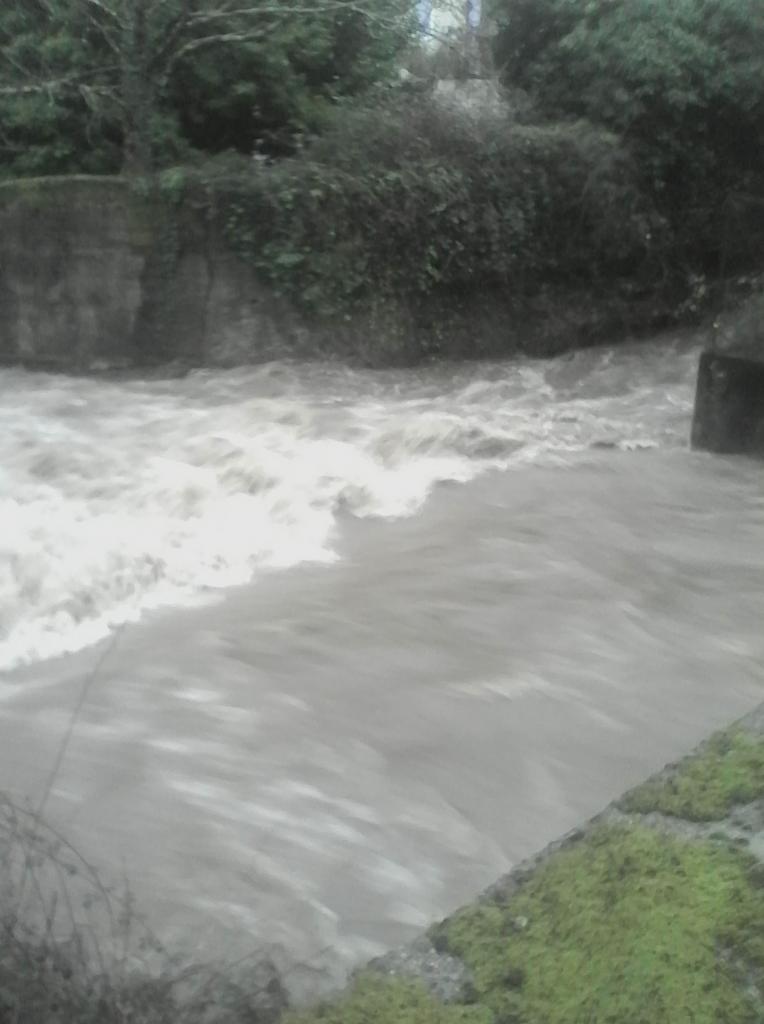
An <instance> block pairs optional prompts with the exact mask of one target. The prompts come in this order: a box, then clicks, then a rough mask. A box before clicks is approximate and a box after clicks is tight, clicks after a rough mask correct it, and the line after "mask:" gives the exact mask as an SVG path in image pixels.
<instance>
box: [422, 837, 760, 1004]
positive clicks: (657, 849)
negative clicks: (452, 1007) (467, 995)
mask: <svg viewBox="0 0 764 1024" xmlns="http://www.w3.org/2000/svg"><path fill="white" fill-rule="evenodd" d="M752 870H753V869H752V862H751V861H749V859H748V858H747V857H746V855H744V854H741V853H739V852H738V851H735V850H732V849H730V848H726V847H719V846H715V845H713V844H710V843H685V842H682V841H679V840H676V839H673V838H670V837H667V836H662V835H660V834H658V833H657V832H655V831H652V830H650V829H647V828H643V827H634V828H631V829H629V828H625V827H609V828H608V827H603V828H600V829H598V830H596V831H595V832H593V833H591V834H590V835H589V836H588V837H587V838H586V839H585V840H583V841H581V842H580V843H578V844H576V845H575V846H573V847H570V848H567V849H564V850H562V851H560V852H559V853H558V854H556V855H555V856H553V857H552V858H550V860H549V861H547V862H546V863H545V864H544V865H543V866H542V867H540V868H539V869H538V870H537V871H536V872H534V874H533V876H532V878H531V879H530V881H529V882H527V883H526V884H525V885H524V886H523V887H522V888H521V889H520V890H519V892H517V893H516V894H515V895H514V896H512V897H511V898H510V900H509V901H508V902H507V903H504V904H499V903H495V902H494V903H490V902H487V903H478V904H475V905H473V906H471V907H469V908H467V909H466V910H464V911H462V912H460V913H459V914H457V915H456V916H455V917H453V918H451V919H449V920H448V921H446V922H444V923H443V924H442V925H440V926H438V928H436V929H435V930H434V932H433V938H434V940H435V942H436V944H438V945H439V946H440V947H441V948H446V949H448V950H449V951H450V952H452V953H454V954H456V955H458V956H460V957H462V958H463V959H464V960H465V962H466V963H467V964H468V965H469V967H470V968H471V969H472V971H473V972H474V980H475V988H476V994H477V998H478V1000H479V1001H480V1003H481V1004H482V1005H484V1006H487V1007H489V1008H490V1009H491V1010H492V1011H493V1012H494V1014H495V1021H496V1022H497V1024H510V1022H518V1024H520V1022H522V1024H690V1022H692V1024H719V1022H722V1021H723V1022H725V1024H744V1022H745V1024H749V1022H751V1024H752V1022H754V1021H759V1022H760V1021H761V1019H762V1017H761V1013H762V1008H761V1005H754V1003H753V1002H752V999H751V997H750V996H749V995H746V994H745V991H744V990H745V978H744V973H745V971H747V970H751V969H753V970H755V969H758V968H761V967H764V891H762V890H761V889H758V888H757V887H756V885H755V880H754V877H753V874H752ZM721 951H724V952H725V953H727V954H729V955H725V956H720V955H719V954H720V952H721Z"/></svg>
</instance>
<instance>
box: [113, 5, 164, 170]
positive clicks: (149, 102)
mask: <svg viewBox="0 0 764 1024" xmlns="http://www.w3.org/2000/svg"><path fill="white" fill-rule="evenodd" d="M148 2H149V0H133V4H132V7H131V11H130V17H129V21H128V24H127V25H126V28H125V34H124V36H125V37H124V43H123V50H122V75H121V78H122V81H121V86H122V107H123V116H122V123H123V131H124V139H123V154H122V165H123V170H125V171H126V172H127V173H130V174H148V173H149V172H150V171H151V170H152V168H153V164H154V160H153V148H154V147H153V140H152V122H153V118H154V113H155V111H156V93H155V83H154V81H153V75H152V73H151V69H150V49H151V41H150V39H149V29H148V24H147V13H148Z"/></svg>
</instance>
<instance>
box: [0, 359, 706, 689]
mask: <svg viewBox="0 0 764 1024" xmlns="http://www.w3.org/2000/svg"><path fill="white" fill-rule="evenodd" d="M694 364H695V352H693V351H691V350H688V349H686V348H682V347H681V346H678V345H675V344H670V343H668V342H667V343H664V344H663V345H660V346H658V345H653V346H650V351H647V349H646V348H645V347H644V346H642V347H641V348H638V347H635V346H632V347H628V348H624V349H621V350H612V351H609V350H608V351H603V350H600V351H599V352H585V353H578V354H577V355H576V356H572V357H570V356H567V357H562V358H559V359H555V360H549V361H546V362H535V363H531V362H507V363H491V364H473V365H459V366H440V367H437V368H431V369H424V370H416V371H412V370H410V371H389V372H371V371H369V372H363V371H351V370H348V369H347V368H343V367H337V366H335V367H332V366H327V365H321V364H300V365H297V364H294V365H293V364H288V363H284V364H269V365H267V366H260V367H249V368H243V369H237V370H232V371H200V372H197V373H193V374H190V375H189V376H187V377H185V378H183V379H172V380H156V379H154V380H149V381H145V380H144V381H141V380H122V381H114V380H111V381H109V380H103V379H82V378H71V377H66V376H59V375H50V374H32V373H28V372H25V371H21V370H15V369H14V370H3V371H0V398H1V402H0V668H5V669H9V668H12V667H14V666H17V665H20V664H24V663H28V662H32V661H36V660H40V659H44V658H49V657H52V656H55V655H58V654H62V653H64V652H68V651H74V650H77V649H80V648H83V647H86V646H88V645H90V644H93V643H95V642H97V641H99V640H101V639H103V638H104V637H105V636H107V635H108V634H109V632H110V631H111V630H113V629H114V628H115V626H117V625H118V624H121V623H126V622H134V621H136V620H137V619H138V618H139V617H140V615H141V614H142V613H143V612H144V611H146V610H148V609H152V608H157V607H160V606H166V605H183V604H191V603H197V602H199V601H200V600H201V601H204V600H210V599H214V597H215V595H216V593H218V592H219V591H220V589H221V588H225V587H230V586H234V585H237V584H242V583H245V582H248V581H250V580H252V579H253V578H255V577H256V576H257V574H258V573H259V572H262V571H265V570H274V569H285V568H289V567H290V566H294V565H297V564H299V563H301V562H331V561H332V560H334V559H335V558H336V557H337V554H336V546H335V541H336V536H337V529H338V517H339V515H340V514H341V513H343V512H344V513H347V512H350V513H352V514H353V515H356V516H380V517H390V518H392V517H399V516H409V515H413V514H415V513H416V512H417V511H418V510H419V509H420V508H421V506H422V504H423V503H424V502H425V501H426V499H427V496H428V494H429V493H430V492H431V490H432V488H433V487H434V486H436V485H437V484H438V483H441V482H446V481H451V482H459V483H466V482H468V481H469V480H471V479H472V478H474V477H475V476H476V475H478V474H481V473H484V472H486V471H488V470H491V469H499V470H503V469H507V468H509V467H511V466H512V465H513V464H515V463H517V464H523V463H528V462H529V461H530V462H535V461H544V460H546V461H551V462H564V461H565V460H566V459H567V458H569V457H570V455H571V453H580V452H584V451H587V450H589V449H593V451H595V452H597V449H598V448H602V449H613V448H615V449H622V450H624V449H625V450H634V449H637V450H640V449H650V448H653V447H662V446H666V445H674V444H684V443H685V441H686V433H687V427H688V421H689V411H690V407H691V386H692V373H693V368H694ZM598 454H599V455H600V456H601V455H602V453H601V452H599V453H598Z"/></svg>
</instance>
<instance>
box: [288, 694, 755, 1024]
mask: <svg viewBox="0 0 764 1024" xmlns="http://www.w3.org/2000/svg"><path fill="white" fill-rule="evenodd" d="M371 968H372V970H371V971H370V972H366V973H364V974H362V975H361V976H360V977H359V979H358V980H357V981H356V983H355V985H354V986H353V987H352V988H351V990H350V992H349V994H347V995H346V996H345V997H344V998H343V999H342V1000H341V1001H339V1002H337V1003H336V1004H334V1005H333V1006H328V1007H323V1008H320V1009H319V1010H317V1011H313V1012H311V1013H307V1014H301V1015H299V1016H296V1017H293V1018H291V1019H292V1021H294V1022H295V1024H296V1022H300V1024H309V1022H311V1021H318V1020H320V1021H323V1022H327V1024H351V1022H356V1021H363V1022H364V1024H372V1022H373V1024H383V1022H384V1024H387V1022H389V1024H400V1022H402V1021H411V1022H412V1024H413V1022H417V1024H419V1022H427V1024H435V1022H444V1024H445V1022H467V1021H469V1022H474V1024H483V1022H486V1024H487V1022H497V1021H501V1022H517V1024H537V1022H538V1024H540V1022H544V1024H557V1022H559V1024H583V1022H587V1024H597V1022H606V1021H619V1022H620V1021H630V1022H636V1021H644V1022H645V1024H662V1022H666V1024H669V1022H670V1024H684V1022H690V1021H693V1022H708V1024H718V1022H720V1021H724V1022H732V1021H735V1022H741V1024H742V1022H751V1024H753V1022H755V1021H761V1020H762V1019H764V705H762V706H761V707H759V708H758V709H757V710H756V711H754V712H753V713H751V714H750V715H748V716H746V717H745V718H743V719H742V720H740V721H739V722H738V723H736V724H735V725H734V726H732V727H731V728H730V729H728V730H726V731H723V732H720V733H717V734H715V735H714V736H712V737H711V738H710V739H709V740H708V741H706V742H705V743H703V744H702V745H701V746H700V747H699V748H698V749H697V750H696V751H695V752H694V753H693V754H691V755H689V756H688V757H687V758H685V759H684V760H682V761H681V762H679V763H678V764H672V765H669V766H667V767H666V768H665V769H664V770H663V771H662V772H660V773H659V774H658V775H656V776H655V777H654V778H652V779H650V780H648V781H647V782H646V783H644V784H643V785H641V786H638V787H636V789H633V790H631V791H630V792H628V793H627V794H626V795H625V796H624V797H622V798H621V799H620V800H618V801H616V802H615V803H613V804H612V805H610V806H609V807H608V808H607V809H606V810H605V811H604V812H603V813H602V814H599V815H597V816H596V817H595V818H593V819H592V820H591V821H590V822H588V823H587V824H586V825H584V826H583V827H581V828H579V829H575V830H574V831H572V832H571V833H569V834H568V835H566V836H565V837H563V838H562V839H561V840H559V841H558V842H555V843H552V844H551V845H550V846H549V847H547V848H546V849H545V850H544V851H542V852H541V853H540V854H539V855H537V856H536V857H533V858H531V859H530V860H528V861H526V862H524V863H522V864H520V865H518V866H517V867H516V868H514V869H513V870H512V871H511V872H510V873H509V874H508V875H506V876H505V877H504V878H502V879H501V880H499V881H498V882H497V883H496V884H495V885H493V886H491V887H490V888H489V889H488V890H487V891H486V892H485V893H484V894H483V895H482V896H481V897H480V898H479V899H478V900H477V901H476V902H475V903H473V904H471V905H469V906H467V907H465V908H464V909H463V910H460V911H458V912H457V913H456V914H454V915H453V916H451V917H449V918H447V919H446V920H445V921H443V922H441V923H440V924H438V925H435V926H434V927H433V928H431V929H430V931H429V932H428V933H427V935H426V936H423V937H422V939H421V940H419V941H417V942H415V943H414V944H413V945H411V946H409V947H407V948H405V949H402V950H399V951H396V952H393V953H391V954H389V955H388V956H386V957H383V958H381V959H379V960H377V961H375V962H373V963H372V964H371Z"/></svg>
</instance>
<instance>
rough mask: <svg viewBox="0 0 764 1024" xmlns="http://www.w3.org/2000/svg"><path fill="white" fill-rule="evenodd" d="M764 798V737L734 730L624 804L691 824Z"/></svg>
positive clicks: (634, 792) (639, 811) (626, 808)
mask: <svg viewBox="0 0 764 1024" xmlns="http://www.w3.org/2000/svg"><path fill="white" fill-rule="evenodd" d="M760 797H764V735H758V734H756V733H753V732H749V731H748V730H746V729H743V728H733V729H729V730H727V731H725V732H720V733H717V734H716V735H715V736H712V737H711V739H710V740H708V742H707V743H705V744H703V746H702V747H701V748H700V749H699V750H698V751H697V753H695V754H691V755H690V756H689V757H687V758H685V759H684V760H683V761H682V762H681V763H680V764H679V765H677V766H676V767H675V768H670V769H668V770H666V771H665V772H662V773H661V774H660V775H658V776H656V778H654V779H650V780H649V781H648V782H645V783H644V784H643V785H641V786H637V788H636V789H633V790H632V791H631V792H630V793H627V794H626V796H625V797H624V798H623V799H622V800H621V801H620V807H621V808H622V810H624V811H626V812H628V813H632V814H649V813H651V812H657V813H659V814H668V815H671V816H673V817H675V818H684V819H686V820H687V821H717V820H720V819H722V818H724V817H725V816H726V815H727V814H728V813H729V812H730V810H731V809H732V808H733V807H734V806H735V805H738V804H747V803H750V802H751V801H752V800H756V799H758V798H760Z"/></svg>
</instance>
